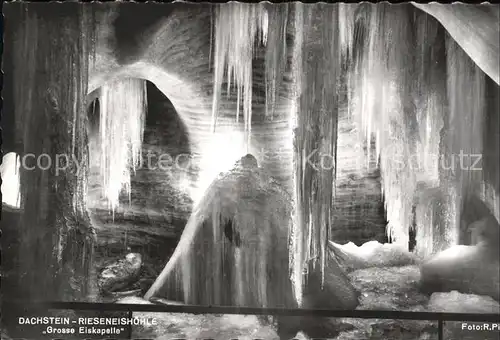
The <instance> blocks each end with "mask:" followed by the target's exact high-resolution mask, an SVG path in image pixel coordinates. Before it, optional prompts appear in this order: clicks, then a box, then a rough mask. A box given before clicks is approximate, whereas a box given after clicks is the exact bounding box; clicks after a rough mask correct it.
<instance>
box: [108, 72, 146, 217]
mask: <svg viewBox="0 0 500 340" xmlns="http://www.w3.org/2000/svg"><path fill="white" fill-rule="evenodd" d="M99 102H100V121H101V123H100V130H99V134H100V145H101V155H100V156H101V160H100V167H101V180H102V183H101V184H102V188H103V193H104V196H105V198H106V199H107V201H108V204H109V207H110V208H111V209H113V210H114V209H115V208H116V207H117V206H118V205H119V197H120V194H121V193H122V190H123V189H124V190H125V192H126V193H127V195H130V176H131V171H135V169H136V167H138V166H139V165H140V164H141V161H142V160H141V147H142V138H143V132H144V120H145V115H146V110H147V108H146V105H147V104H146V82H145V81H144V80H141V79H124V80H119V81H116V82H114V83H110V84H105V85H104V86H102V87H101V92H100V98H99ZM129 198H130V197H129Z"/></svg>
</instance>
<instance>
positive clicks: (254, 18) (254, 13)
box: [212, 2, 268, 144]
mask: <svg viewBox="0 0 500 340" xmlns="http://www.w3.org/2000/svg"><path fill="white" fill-rule="evenodd" d="M215 12H216V14H215V15H216V17H215V30H214V39H215V42H214V44H215V46H214V52H213V54H214V57H213V62H214V95H213V106H212V128H213V129H215V126H216V121H217V113H218V109H219V101H220V97H221V88H222V86H223V83H224V75H226V76H227V83H228V87H229V88H230V87H231V85H232V83H233V82H234V85H235V86H236V91H237V100H238V109H237V112H236V118H237V119H239V115H240V113H239V110H240V105H241V104H240V103H242V104H243V119H244V124H245V133H246V139H247V143H248V144H249V140H250V136H251V120H252V59H253V57H254V54H255V45H256V43H259V42H260V43H262V44H265V43H266V40H267V32H268V15H267V11H266V10H265V8H264V4H256V5H254V4H244V3H236V2H233V3H227V4H223V5H220V6H218V7H217V8H216V10H215Z"/></svg>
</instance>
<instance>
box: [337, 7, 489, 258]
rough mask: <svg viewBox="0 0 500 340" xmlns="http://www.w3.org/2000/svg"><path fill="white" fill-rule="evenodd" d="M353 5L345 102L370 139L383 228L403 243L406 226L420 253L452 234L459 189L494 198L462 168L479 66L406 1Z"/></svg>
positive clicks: (472, 126)
mask: <svg viewBox="0 0 500 340" xmlns="http://www.w3.org/2000/svg"><path fill="white" fill-rule="evenodd" d="M358 10H360V12H358V13H355V15H352V14H349V15H346V20H356V19H359V18H360V19H361V20H360V22H355V25H354V27H355V29H354V31H355V32H356V33H355V38H356V39H358V38H360V37H361V39H360V40H361V41H356V39H354V41H353V40H349V39H348V38H345V37H344V38H343V39H344V40H345V41H346V43H347V44H353V46H352V47H351V48H349V47H347V50H348V51H349V50H352V51H357V52H356V53H354V54H345V55H346V56H347V57H348V58H352V60H351V63H349V67H350V70H349V73H348V78H349V80H348V81H349V86H350V88H351V93H350V96H349V104H350V109H351V110H352V112H353V114H354V115H355V116H356V118H357V120H358V125H359V126H360V128H361V131H362V139H363V140H364V141H365V143H366V144H368V145H369V143H370V142H371V141H372V140H375V145H376V148H375V149H376V150H375V152H376V156H377V158H378V159H379V166H380V170H381V175H382V191H383V194H384V199H385V204H386V212H387V219H388V221H389V224H388V234H389V236H390V237H391V238H392V240H393V241H395V242H396V243H399V244H401V245H402V246H403V247H407V246H408V238H409V229H410V228H411V227H412V226H414V227H415V228H416V234H417V250H418V252H419V253H420V254H421V255H423V256H427V255H429V254H432V253H434V252H436V251H439V250H442V249H443V248H446V247H448V246H450V245H453V244H456V243H458V242H459V238H458V237H459V233H460V232H463V231H460V228H461V227H462V226H461V224H462V214H463V211H464V202H465V201H464V200H465V199H467V197H470V196H476V197H478V198H479V199H481V200H484V201H491V202H488V204H489V205H490V206H493V204H492V203H493V201H494V199H492V198H491V197H493V196H494V195H491V193H490V194H487V193H486V192H488V190H489V189H488V188H489V187H491V185H490V184H488V183H486V182H485V180H484V178H483V177H484V174H483V171H475V170H476V169H471V168H470V167H471V166H473V164H472V163H473V162H474V155H477V157H479V155H481V154H482V153H483V150H484V147H483V139H482V137H481V138H478V136H482V135H483V132H484V126H485V119H486V117H487V112H486V110H487V108H486V107H487V105H488V104H487V100H486V94H485V91H486V89H485V87H486V81H485V75H484V73H483V72H482V71H481V70H480V69H479V68H478V67H477V66H476V65H475V64H474V63H473V61H472V60H471V59H470V58H469V57H468V56H467V54H466V53H465V52H464V51H463V50H462V49H461V48H460V47H459V46H458V45H457V44H456V42H455V41H454V40H453V39H452V38H450V37H449V36H448V35H447V34H446V32H445V31H444V29H443V28H442V26H441V25H440V24H439V23H438V22H437V21H436V20H435V19H434V18H432V17H430V16H429V15H427V14H425V13H421V12H418V11H415V9H414V8H413V7H412V6H410V5H385V4H384V5H380V4H379V5H371V4H364V5H362V6H360V7H358ZM345 11H346V10H345V9H344V12H345ZM359 14H361V15H364V17H362V16H360V15H359ZM346 27H347V28H349V27H351V25H347V26H346ZM357 32H362V34H357ZM343 50H346V48H344V49H343ZM369 152H370V148H368V153H369ZM477 157H476V158H477ZM366 158H367V160H369V159H370V155H369V154H368V156H367V157H366ZM478 166H480V164H478ZM489 192H491V190H489ZM488 197H489V198H488Z"/></svg>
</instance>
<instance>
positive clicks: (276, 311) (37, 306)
mask: <svg viewBox="0 0 500 340" xmlns="http://www.w3.org/2000/svg"><path fill="white" fill-rule="evenodd" d="M9 304H10V305H12V304H15V305H17V306H22V308H23V309H26V310H38V311H40V310H46V311H49V310H78V311H99V312H104V311H107V312H128V313H129V317H132V313H134V312H152V313H186V314H240V315H272V316H309V317H311V316H312V317H322V318H325V317H330V318H354V319H386V320H388V319H391V320H421V321H437V323H438V338H439V339H440V340H442V339H443V332H444V331H443V323H444V322H445V321H458V322H460V321H461V322H488V323H500V314H477V313H474V314H471V313H433V312H409V311H387V310H378V311H377V310H327V309H302V308H300V309H283V308H252V307H230V306H228V307H222V306H194V305H165V304H122V303H120V304H118V303H92V302H32V301H26V302H20V301H16V302H9V301H3V305H4V306H3V308H4V310H9V309H6V308H9V307H6V305H9ZM130 339H132V338H131V337H130ZM141 340H145V339H141Z"/></svg>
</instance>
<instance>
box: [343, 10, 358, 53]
mask: <svg viewBox="0 0 500 340" xmlns="http://www.w3.org/2000/svg"><path fill="white" fill-rule="evenodd" d="M338 6H339V20H340V22H339V44H340V48H341V50H342V54H343V55H344V58H348V57H349V56H350V55H351V54H352V50H353V47H354V24H355V19H356V18H355V14H356V10H357V9H358V6H359V4H349V3H339V5H338Z"/></svg>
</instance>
